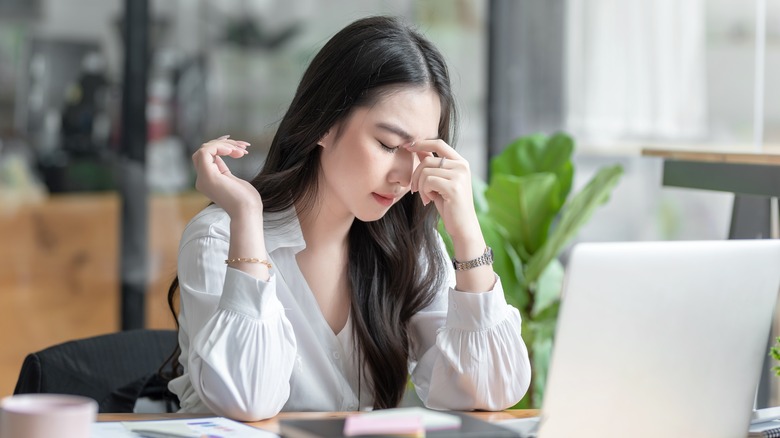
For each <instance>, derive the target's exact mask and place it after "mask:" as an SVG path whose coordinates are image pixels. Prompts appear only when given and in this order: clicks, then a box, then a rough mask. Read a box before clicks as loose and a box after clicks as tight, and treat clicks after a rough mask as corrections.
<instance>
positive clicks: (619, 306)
mask: <svg viewBox="0 0 780 438" xmlns="http://www.w3.org/2000/svg"><path fill="white" fill-rule="evenodd" d="M779 288H780V241H778V240H728V241H701V242H681V241H676V242H626V243H583V244H579V245H576V246H575V248H574V249H573V251H572V254H571V258H570V260H569V264H568V267H567V270H566V277H565V281H564V287H563V296H562V303H561V310H560V314H559V317H558V318H559V319H558V323H557V327H556V335H555V345H554V350H553V355H552V359H551V366H550V370H549V373H548V379H547V389H546V393H545V396H544V400H543V405H542V410H541V414H540V423H539V425H538V426H539V427H538V433H539V435H538V436H539V437H541V438H558V437H566V438H571V437H607V438H609V437H626V436H629V437H653V438H657V437H708V438H718V437H723V438H734V437H744V436H746V434H747V430H748V426H749V423H750V418H751V413H752V408H753V401H754V397H755V394H756V387H757V384H758V380H759V377H760V374H761V366H762V363H763V360H764V357H765V356H766V355H767V354H768V351H767V339H768V336H769V333H770V326H771V322H772V317H773V313H774V307H775V298H776V296H777V293H778V289H779Z"/></svg>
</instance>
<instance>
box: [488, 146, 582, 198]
mask: <svg viewBox="0 0 780 438" xmlns="http://www.w3.org/2000/svg"><path fill="white" fill-rule="evenodd" d="M573 152H574V141H573V140H572V139H571V137H569V136H568V135H566V134H562V133H558V134H555V135H553V136H551V137H546V136H544V135H539V134H537V135H532V136H528V137H521V138H518V139H517V140H515V141H514V142H512V143H511V144H510V145H509V146H507V147H506V149H504V151H503V152H501V154H499V155H497V156H496V157H494V158H493V159H492V160H491V162H490V170H491V173H492V175H493V176H494V177H495V176H497V175H514V176H526V175H530V174H534V173H543V172H550V173H554V174H555V175H556V176H557V178H558V183H559V184H560V192H559V196H560V205H563V203H564V202H565V201H566V197H567V196H568V195H569V191H570V190H571V184H572V179H573V177H574V166H573V165H572V162H571V156H572V153H573Z"/></svg>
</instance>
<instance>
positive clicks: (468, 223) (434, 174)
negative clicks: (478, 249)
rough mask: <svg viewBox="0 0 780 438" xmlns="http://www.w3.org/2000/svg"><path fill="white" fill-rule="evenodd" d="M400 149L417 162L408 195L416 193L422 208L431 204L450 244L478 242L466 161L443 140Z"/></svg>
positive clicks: (476, 222)
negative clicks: (449, 237) (415, 155)
mask: <svg viewBox="0 0 780 438" xmlns="http://www.w3.org/2000/svg"><path fill="white" fill-rule="evenodd" d="M404 147H405V148H406V149H407V150H409V151H410V152H413V153H416V154H417V156H418V157H419V159H420V164H419V165H418V166H417V168H416V169H415V170H414V173H413V174H412V182H411V184H412V193H414V192H419V193H420V198H421V199H422V202H423V204H425V205H427V204H428V203H429V202H431V201H433V203H434V204H435V205H436V209H437V210H438V211H439V215H441V218H442V220H443V222H444V227H445V228H446V229H447V233H449V235H450V236H452V238H453V240H457V239H469V238H477V237H478V238H479V239H482V232H481V230H480V228H479V221H478V220H477V214H476V211H475V210H474V198H473V196H472V192H471V169H470V168H469V163H468V161H466V159H465V158H463V157H462V156H461V155H460V154H458V153H457V152H456V151H455V149H453V148H452V147H451V146H450V145H448V144H447V143H445V142H444V141H443V140H419V141H415V142H412V143H407V144H406V145H404ZM434 153H435V154H436V155H435V156H434Z"/></svg>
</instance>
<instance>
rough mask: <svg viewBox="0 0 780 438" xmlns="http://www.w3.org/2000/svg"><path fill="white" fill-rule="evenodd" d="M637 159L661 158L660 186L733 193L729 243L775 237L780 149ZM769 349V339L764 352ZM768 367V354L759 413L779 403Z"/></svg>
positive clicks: (653, 152)
mask: <svg viewBox="0 0 780 438" xmlns="http://www.w3.org/2000/svg"><path fill="white" fill-rule="evenodd" d="M642 155H643V156H648V157H658V158H663V182H662V183H663V185H664V186H672V187H682V188H691V189H703V190H715V191H721V192H732V193H734V205H733V207H732V210H731V226H730V228H729V236H728V237H729V239H762V238H764V239H766V238H772V237H777V233H778V232H777V226H778V211H777V203H776V201H774V202H773V201H772V198H777V197H780V146H765V147H764V149H763V150H762V151H761V152H757V151H755V150H753V149H751V148H748V147H741V148H740V147H735V148H723V147H721V148H714V149H705V148H704V147H698V148H694V147H674V148H644V149H642ZM777 322H778V318H777V317H775V324H777ZM773 332H777V329H776V328H775V329H774V330H773ZM773 344H774V336H770V337H769V345H768V346H767V352H768V351H769V347H770V346H771V345H773ZM771 366H772V364H770V358H769V356H768V355H767V357H766V359H765V360H764V367H763V369H764V371H763V372H762V376H761V381H760V383H759V388H758V393H757V395H756V406H757V407H758V408H763V407H767V406H774V405H777V404H778V400H770V392H771V391H770V386H771V385H772V383H773V382H774V379H773V378H772V374H773V373H772V372H769V371H768V370H769V369H770V368H771Z"/></svg>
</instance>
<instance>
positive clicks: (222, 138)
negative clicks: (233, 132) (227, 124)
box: [217, 134, 230, 140]
mask: <svg viewBox="0 0 780 438" xmlns="http://www.w3.org/2000/svg"><path fill="white" fill-rule="evenodd" d="M228 137H230V134H228V135H223V136H222V137H219V138H218V139H217V140H226V139H227V138H228Z"/></svg>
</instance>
